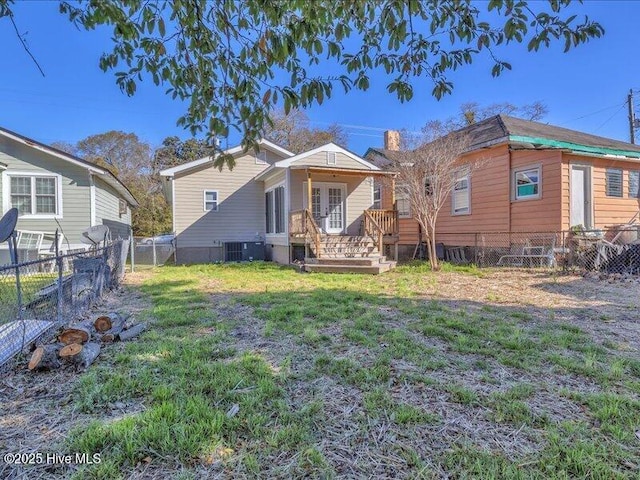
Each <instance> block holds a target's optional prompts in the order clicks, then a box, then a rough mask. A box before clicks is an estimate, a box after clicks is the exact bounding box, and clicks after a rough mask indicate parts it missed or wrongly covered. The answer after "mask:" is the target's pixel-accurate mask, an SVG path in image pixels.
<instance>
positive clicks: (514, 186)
mask: <svg viewBox="0 0 640 480" xmlns="http://www.w3.org/2000/svg"><path fill="white" fill-rule="evenodd" d="M532 170H537V171H538V183H537V185H538V193H536V194H533V195H518V181H517V177H518V174H519V173H525V172H530V171H532ZM534 185H536V184H534ZM541 198H542V165H540V164H536V165H528V166H526V167H518V168H514V169H512V170H511V201H512V202H526V201H528V200H540V199H541Z"/></svg>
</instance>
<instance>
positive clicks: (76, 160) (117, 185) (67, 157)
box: [0, 127, 139, 207]
mask: <svg viewBox="0 0 640 480" xmlns="http://www.w3.org/2000/svg"><path fill="white" fill-rule="evenodd" d="M0 135H1V136H3V137H5V138H9V139H11V140H13V141H16V142H18V143H22V144H23V145H26V146H27V147H29V148H33V149H35V150H40V151H41V152H44V153H46V154H48V155H52V156H54V157H57V158H59V159H61V160H64V161H65V162H69V163H72V164H74V165H77V166H79V167H82V168H85V169H87V170H88V171H89V172H91V173H94V174H96V175H99V176H100V177H101V178H102V180H104V181H105V182H106V183H107V184H108V185H109V186H111V187H112V188H114V189H115V190H116V191H117V192H118V193H119V194H120V195H122V196H123V197H124V198H125V199H126V201H127V202H128V203H129V205H131V206H134V207H137V206H138V205H139V203H138V200H136V197H135V196H134V195H133V194H132V193H131V191H130V190H129V189H128V188H127V186H126V185H125V184H124V183H122V182H121V181H120V180H119V179H118V177H116V176H115V175H114V174H113V173H111V172H110V171H109V170H107V169H106V168H102V167H99V166H98V165H96V164H95V163H91V162H88V161H87V160H84V159H82V158H80V157H76V156H75V155H71V154H70V153H67V152H64V151H62V150H59V149H57V148H54V147H51V146H49V145H46V144H44V143H41V142H38V141H37V140H33V139H32V138H28V137H25V136H24V135H20V134H19V133H16V132H12V131H11V130H8V129H6V128H2V127H0ZM0 168H1V169H3V170H4V169H6V168H7V166H6V165H4V166H3V165H2V164H0Z"/></svg>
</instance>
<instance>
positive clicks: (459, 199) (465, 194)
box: [451, 171, 471, 215]
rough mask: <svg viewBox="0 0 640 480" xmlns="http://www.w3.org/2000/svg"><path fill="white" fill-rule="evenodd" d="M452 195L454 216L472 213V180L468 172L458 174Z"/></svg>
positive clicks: (456, 174)
mask: <svg viewBox="0 0 640 480" xmlns="http://www.w3.org/2000/svg"><path fill="white" fill-rule="evenodd" d="M454 175H455V180H454V182H453V193H452V195H451V210H452V213H453V215H467V214H469V213H471V184H470V182H471V180H470V177H469V173H468V172H464V171H461V172H456V173H455V174H454Z"/></svg>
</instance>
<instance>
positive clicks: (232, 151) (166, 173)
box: [160, 138, 294, 177]
mask: <svg viewBox="0 0 640 480" xmlns="http://www.w3.org/2000/svg"><path fill="white" fill-rule="evenodd" d="M258 145H260V146H261V147H265V148H266V149H267V150H271V151H273V152H276V153H280V154H282V155H285V156H287V157H292V156H293V155H294V154H293V153H292V152H290V151H289V150H287V149H286V148H282V147H281V146H280V145H277V144H275V143H273V142H270V141H269V140H266V139H264V138H263V139H261V140H259V141H258ZM244 152H245V150H244V148H243V147H242V146H241V145H236V146H235V147H232V148H229V149H227V150H225V151H223V152H222V153H223V154H225V155H236V154H238V153H244ZM247 152H248V150H247ZM219 156H220V154H218V155H216V156H215V157H213V156H208V157H203V158H199V159H198V160H192V161H191V162H187V163H183V164H182V165H177V166H175V167H171V168H165V169H164V170H161V171H160V175H161V176H163V177H173V176H174V175H175V174H176V173H180V172H184V171H185V170H190V169H192V168H197V167H199V166H200V165H205V164H207V163H213V162H214V160H215V159H216V158H218V157H219Z"/></svg>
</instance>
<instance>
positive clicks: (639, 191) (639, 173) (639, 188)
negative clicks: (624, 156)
mask: <svg viewBox="0 0 640 480" xmlns="http://www.w3.org/2000/svg"><path fill="white" fill-rule="evenodd" d="M633 174H635V176H636V177H637V178H636V191H635V192H634V191H632V190H631V175H633ZM627 195H628V196H629V198H640V170H629V186H628V187H627Z"/></svg>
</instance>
